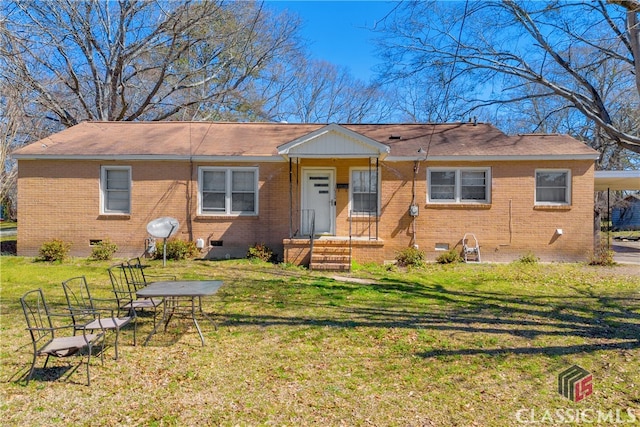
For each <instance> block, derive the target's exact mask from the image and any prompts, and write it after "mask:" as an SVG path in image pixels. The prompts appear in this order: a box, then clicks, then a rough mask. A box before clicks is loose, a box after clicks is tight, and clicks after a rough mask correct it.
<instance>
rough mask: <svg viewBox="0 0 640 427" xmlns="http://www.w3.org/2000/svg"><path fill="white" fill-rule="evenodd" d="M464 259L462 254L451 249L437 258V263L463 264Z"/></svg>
mask: <svg viewBox="0 0 640 427" xmlns="http://www.w3.org/2000/svg"><path fill="white" fill-rule="evenodd" d="M461 261H462V257H461V256H460V253H458V251H456V250H455V249H449V250H448V251H447V252H444V253H442V254H440V255H438V257H437V258H436V262H437V263H438V264H453V263H454V262H461Z"/></svg>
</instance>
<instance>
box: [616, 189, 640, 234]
mask: <svg viewBox="0 0 640 427" xmlns="http://www.w3.org/2000/svg"><path fill="white" fill-rule="evenodd" d="M611 224H612V228H613V230H614V231H628V230H640V195H638V194H634V195H631V196H627V197H625V198H624V200H623V201H622V202H621V203H620V204H619V206H616V207H614V208H613V209H612V211H611Z"/></svg>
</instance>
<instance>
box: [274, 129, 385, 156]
mask: <svg viewBox="0 0 640 427" xmlns="http://www.w3.org/2000/svg"><path fill="white" fill-rule="evenodd" d="M390 151H391V148H390V147H389V146H388V145H385V144H382V143H380V142H377V141H375V140H373V139H371V138H367V137H366V136H364V135H362V134H359V133H357V132H354V131H352V130H350V129H347V128H345V127H343V126H340V125H338V124H335V123H333V124H329V125H327V126H324V127H322V128H320V129H318V130H316V131H313V132H311V133H309V134H307V135H304V136H302V137H300V138H296V139H295V140H293V141H291V142H288V143H286V144H283V145H281V146H279V147H278V154H280V155H282V156H284V157H285V158H332V157H341V158H345V157H348V158H371V157H374V158H379V159H383V158H384V157H386V155H387V154H389V152H390Z"/></svg>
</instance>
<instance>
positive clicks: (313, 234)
mask: <svg viewBox="0 0 640 427" xmlns="http://www.w3.org/2000/svg"><path fill="white" fill-rule="evenodd" d="M310 226H311V227H310V228H311V230H310V233H309V264H311V259H312V257H313V241H314V240H315V239H316V211H315V210H313V209H311V224H310Z"/></svg>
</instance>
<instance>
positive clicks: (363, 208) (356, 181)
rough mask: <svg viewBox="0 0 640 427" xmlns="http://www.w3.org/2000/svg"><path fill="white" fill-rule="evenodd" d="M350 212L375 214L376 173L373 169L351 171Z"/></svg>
mask: <svg viewBox="0 0 640 427" xmlns="http://www.w3.org/2000/svg"><path fill="white" fill-rule="evenodd" d="M350 188H351V192H350V193H351V194H350V195H351V212H353V213H355V214H374V215H375V214H377V213H378V211H379V209H378V201H379V194H378V188H379V186H378V172H377V171H376V170H373V169H368V168H367V169H351V185H350Z"/></svg>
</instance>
